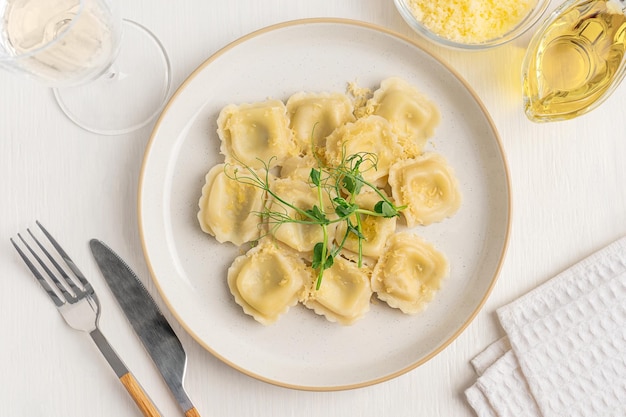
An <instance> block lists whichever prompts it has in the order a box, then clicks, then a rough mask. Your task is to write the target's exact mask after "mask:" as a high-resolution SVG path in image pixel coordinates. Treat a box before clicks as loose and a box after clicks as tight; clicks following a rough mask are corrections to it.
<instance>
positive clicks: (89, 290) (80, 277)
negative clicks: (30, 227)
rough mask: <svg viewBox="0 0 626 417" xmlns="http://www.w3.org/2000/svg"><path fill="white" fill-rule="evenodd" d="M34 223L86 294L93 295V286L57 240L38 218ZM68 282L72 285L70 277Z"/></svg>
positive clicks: (60, 269)
mask: <svg viewBox="0 0 626 417" xmlns="http://www.w3.org/2000/svg"><path fill="white" fill-rule="evenodd" d="M35 223H36V224H37V226H39V228H40V229H41V231H42V232H43V233H44V234H45V235H46V237H47V238H48V240H49V241H50V243H52V246H54V248H55V249H56V251H57V252H58V253H59V255H61V258H63V260H64V261H65V263H66V264H67V266H69V268H70V269H71V270H72V272H73V273H74V275H76V277H77V278H78V280H79V281H80V283H81V285H82V286H83V288H84V289H85V292H87V293H88V294H91V295H94V290H93V287H92V286H91V284H90V283H89V281H87V279H86V278H85V276H84V275H83V273H82V272H80V269H78V267H77V266H76V264H75V263H74V261H72V259H71V258H70V257H69V255H68V254H67V253H66V252H65V251H64V250H63V248H62V247H61V245H59V244H58V243H57V241H56V240H55V239H54V238H53V237H52V235H51V234H50V233H49V232H48V231H47V230H46V228H45V227H43V225H42V224H41V223H39V220H37V221H35ZM29 233H30V231H29ZM31 235H32V233H31ZM37 243H38V244H39V242H37ZM39 246H40V247H41V244H39ZM46 254H47V252H46ZM48 257H49V258H50V255H48ZM50 259H51V260H52V258H50ZM53 262H54V261H53ZM54 263H55V266H56V268H57V269H59V271H62V268H60V267H59V266H58V264H56V262H54ZM62 273H63V272H62ZM69 282H70V285H74V282H73V281H72V280H71V279H70V280H69ZM72 289H74V288H73V287H72ZM76 290H78V291H80V290H79V289H78V288H76Z"/></svg>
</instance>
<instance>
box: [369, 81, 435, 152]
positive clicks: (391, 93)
mask: <svg viewBox="0 0 626 417" xmlns="http://www.w3.org/2000/svg"><path fill="white" fill-rule="evenodd" d="M366 108H367V112H368V113H369V114H376V115H379V116H381V117H383V118H385V119H386V120H388V121H389V123H390V124H391V126H392V128H393V131H394V132H395V133H396V134H397V135H398V140H399V142H400V143H401V144H402V146H403V148H404V150H405V152H406V154H407V157H414V156H417V155H419V154H420V153H421V152H422V150H423V148H424V145H425V143H426V140H427V139H428V138H430V137H432V136H433V134H434V131H435V128H436V127H437V125H439V121H440V119H441V115H440V113H439V109H438V108H437V106H436V105H435V103H433V102H432V101H431V100H430V99H429V98H428V97H426V96H425V95H424V94H422V93H421V92H420V91H418V90H417V88H415V87H414V86H413V85H412V84H410V83H408V82H407V81H405V80H404V79H402V78H398V77H392V78H387V79H385V80H383V81H382V82H381V83H380V88H378V89H377V90H376V91H374V95H373V96H372V98H371V99H369V100H368V102H367V105H366Z"/></svg>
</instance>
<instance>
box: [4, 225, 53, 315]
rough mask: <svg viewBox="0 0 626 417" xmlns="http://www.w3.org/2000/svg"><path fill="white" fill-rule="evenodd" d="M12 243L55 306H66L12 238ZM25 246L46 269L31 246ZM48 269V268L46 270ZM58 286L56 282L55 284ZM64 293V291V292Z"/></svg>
mask: <svg viewBox="0 0 626 417" xmlns="http://www.w3.org/2000/svg"><path fill="white" fill-rule="evenodd" d="M18 236H19V237H20V239H21V240H22V242H24V239H23V238H22V236H20V235H19V234H18ZM10 240H11V243H12V244H13V247H14V248H15V250H16V251H17V253H19V255H20V257H21V258H22V260H23V261H24V263H25V264H26V266H28V269H30V271H31V272H32V273H33V275H34V276H35V278H37V281H39V284H40V285H41V286H42V287H43V289H44V290H45V291H46V293H47V294H48V295H49V296H50V298H51V299H52V301H53V302H54V304H55V305H56V306H57V307H60V306H62V305H63V304H65V302H64V301H62V300H61V299H60V298H59V296H58V295H57V293H56V292H55V291H54V290H53V289H52V287H51V286H50V284H48V281H46V280H45V279H44V277H43V276H42V275H41V273H39V270H38V269H37V267H36V266H35V265H33V263H32V262H31V261H30V259H29V258H28V256H26V254H25V253H24V252H23V251H22V250H21V249H20V247H19V246H18V245H17V243H15V241H14V240H13V239H12V238H11V239H10ZM24 244H25V245H26V247H27V248H28V249H29V251H30V252H31V253H33V255H35V258H37V260H38V262H39V263H40V264H41V265H43V266H44V268H46V267H45V265H44V264H42V263H41V260H40V259H39V257H38V256H37V255H36V254H35V253H34V252H33V250H32V249H31V248H30V246H28V243H26V242H24ZM46 269H47V268H46ZM55 284H56V282H55ZM57 286H58V284H57ZM62 291H64V289H63V290H62Z"/></svg>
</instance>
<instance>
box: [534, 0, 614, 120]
mask: <svg viewBox="0 0 626 417" xmlns="http://www.w3.org/2000/svg"><path fill="white" fill-rule="evenodd" d="M625 2H626V0H569V1H566V2H565V3H564V4H562V5H561V6H559V7H558V8H557V9H556V10H555V11H554V12H553V13H552V15H550V17H548V19H547V20H546V21H545V22H544V23H543V24H542V26H541V27H540V28H539V30H538V32H537V33H536V34H535V35H534V36H533V38H532V40H531V41H530V45H529V47H528V51H527V52H526V58H525V59H524V65H523V75H522V83H523V89H524V91H523V97H524V111H525V112H526V116H527V117H528V118H529V119H530V120H532V121H535V122H546V121H555V120H567V119H572V118H574V117H577V116H580V115H582V114H584V113H586V112H588V111H590V110H592V109H594V108H595V107H597V106H598V105H599V104H601V103H602V102H603V101H604V100H605V99H606V98H607V97H608V96H609V95H610V94H611V93H612V92H613V91H614V89H615V88H616V87H617V85H618V84H619V83H620V81H621V80H622V79H623V78H624V74H625V73H626V62H625V59H624V54H625V52H626V4H625Z"/></svg>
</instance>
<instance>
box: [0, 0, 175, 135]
mask: <svg viewBox="0 0 626 417" xmlns="http://www.w3.org/2000/svg"><path fill="white" fill-rule="evenodd" d="M0 14H1V15H2V20H1V21H0V65H1V66H3V67H4V68H6V69H9V70H11V71H13V72H16V73H20V74H24V75H27V76H29V77H31V78H33V79H36V80H38V81H40V82H42V83H44V84H46V85H48V86H50V87H52V88H53V89H54V90H53V91H54V95H55V97H56V100H57V102H58V104H59V106H60V107H61V109H62V110H63V112H64V113H65V114H66V115H67V116H68V117H69V118H70V119H71V120H72V121H74V122H75V123H76V124H78V125H79V126H81V127H83V128H84V129H86V130H89V131H92V132H95V133H100V134H122V133H126V132H130V131H133V130H135V129H138V128H140V127H143V126H145V125H146V124H148V123H149V122H150V121H151V120H153V119H154V116H155V115H156V114H158V112H159V111H160V110H161V108H162V106H163V104H164V103H165V100H166V98H167V95H168V93H169V89H170V84H171V71H170V64H169V59H168V57H167V54H166V52H165V50H164V48H163V46H162V45H161V43H160V42H159V40H158V39H157V38H156V37H155V36H154V35H153V34H152V33H151V32H150V31H148V30H147V29H146V28H144V27H143V26H141V25H139V24H137V23H135V22H131V21H129V20H123V19H122V18H121V15H120V10H119V7H118V4H117V3H116V1H115V0H0Z"/></svg>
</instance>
